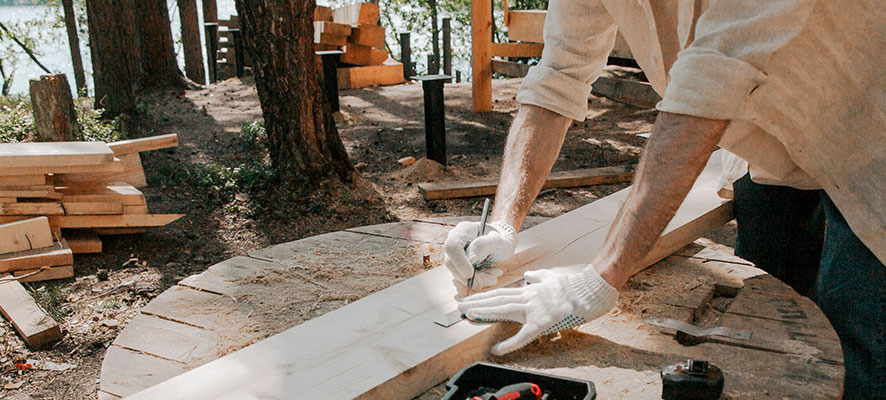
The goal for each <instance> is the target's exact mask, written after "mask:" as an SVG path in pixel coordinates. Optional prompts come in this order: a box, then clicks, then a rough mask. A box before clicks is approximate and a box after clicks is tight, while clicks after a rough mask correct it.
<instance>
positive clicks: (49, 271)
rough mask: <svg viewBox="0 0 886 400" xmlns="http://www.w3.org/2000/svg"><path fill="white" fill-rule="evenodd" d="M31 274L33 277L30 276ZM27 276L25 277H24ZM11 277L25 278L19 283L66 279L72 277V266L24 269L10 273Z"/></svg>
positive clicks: (20, 279)
mask: <svg viewBox="0 0 886 400" xmlns="http://www.w3.org/2000/svg"><path fill="white" fill-rule="evenodd" d="M31 274H33V275H31ZM25 275H27V276H25ZM12 276H15V277H19V276H25V277H24V278H19V279H18V281H19V282H22V283H24V282H39V281H49V280H53V279H67V278H71V277H73V276H74V266H73V265H61V266H57V267H47V268H38V269H25V270H21V271H12Z"/></svg>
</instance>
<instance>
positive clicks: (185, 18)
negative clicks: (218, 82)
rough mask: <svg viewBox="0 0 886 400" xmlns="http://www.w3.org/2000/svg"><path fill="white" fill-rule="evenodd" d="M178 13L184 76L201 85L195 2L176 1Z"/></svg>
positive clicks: (189, 0)
mask: <svg viewBox="0 0 886 400" xmlns="http://www.w3.org/2000/svg"><path fill="white" fill-rule="evenodd" d="M68 1H70V0H68ZM178 13H179V15H180V16H181V25H182V46H183V48H184V52H185V75H187V76H188V79H190V80H192V81H194V82H198V83H203V82H205V81H206V77H205V73H204V71H203V46H202V45H201V44H200V19H199V18H198V17H197V0H178Z"/></svg>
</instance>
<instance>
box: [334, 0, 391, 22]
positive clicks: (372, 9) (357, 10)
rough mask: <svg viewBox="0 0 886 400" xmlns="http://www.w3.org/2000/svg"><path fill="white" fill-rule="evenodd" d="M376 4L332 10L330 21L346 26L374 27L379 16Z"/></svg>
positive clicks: (353, 5) (357, 4)
mask: <svg viewBox="0 0 886 400" xmlns="http://www.w3.org/2000/svg"><path fill="white" fill-rule="evenodd" d="M378 12H379V8H378V4H372V3H356V4H351V5H347V6H342V7H339V8H336V9H334V10H332V20H333V21H335V22H337V23H339V24H347V25H360V24H363V25H375V24H377V23H378V16H379V13H378Z"/></svg>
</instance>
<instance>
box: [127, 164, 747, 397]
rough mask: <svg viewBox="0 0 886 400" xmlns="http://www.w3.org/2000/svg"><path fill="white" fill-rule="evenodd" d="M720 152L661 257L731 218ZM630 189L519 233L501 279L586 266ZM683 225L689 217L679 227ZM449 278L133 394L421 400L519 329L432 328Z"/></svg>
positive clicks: (364, 304) (385, 295)
mask: <svg viewBox="0 0 886 400" xmlns="http://www.w3.org/2000/svg"><path fill="white" fill-rule="evenodd" d="M720 157H721V155H720V154H719V153H715V155H714V158H715V160H714V161H713V162H712V163H711V164H710V165H709V168H708V169H707V170H706V173H705V174H703V176H702V178H700V180H699V181H698V182H697V184H696V186H695V187H694V188H693V189H692V191H691V192H690V193H689V195H688V196H687V198H686V201H684V202H683V205H682V206H681V207H680V210H678V211H677V216H676V217H675V219H674V221H676V222H675V223H674V224H669V225H668V228H666V229H665V231H664V233H663V239H662V240H659V241H658V242H657V243H656V245H655V246H654V247H653V249H652V252H651V255H652V256H653V258H657V257H659V256H662V257H663V256H666V255H668V254H670V253H673V252H674V251H676V250H679V248H680V247H682V246H684V245H686V244H688V243H691V240H690V241H689V242H685V241H684V242H682V243H673V242H670V241H669V240H665V239H667V238H668V236H669V235H671V233H672V232H677V231H683V232H685V231H693V232H694V234H695V235H698V236H700V235H702V234H704V233H705V232H706V231H708V230H710V229H714V228H716V227H718V226H720V225H722V224H723V223H725V222H727V221H728V220H729V218H731V203H729V202H726V201H723V200H721V199H719V198H718V197H716V194H714V193H713V192H714V188H715V185H716V182H717V179H718V178H719V173H720V165H719V163H718V162H719V159H720ZM627 193H628V189H626V190H623V191H621V192H619V193H617V194H615V195H613V196H609V197H606V198H604V199H601V200H598V201H596V202H594V203H592V204H589V205H587V206H585V207H581V208H579V209H578V210H575V211H572V212H570V213H567V214H565V215H563V216H560V217H558V218H555V219H553V220H550V221H548V222H545V223H542V224H540V225H538V226H536V227H533V228H531V229H527V230H525V231H523V232H521V233H520V234H519V236H518V237H519V240H518V249H517V253H516V254H515V256H514V259H513V260H512V261H508V262H506V263H502V264H500V267H502V268H503V269H506V270H507V271H508V272H506V273H505V275H504V276H503V277H502V278H501V279H500V280H499V282H500V283H501V284H502V285H508V284H513V283H515V282H516V279H515V278H518V277H520V276H522V273H523V272H524V271H526V270H532V269H538V268H554V267H559V268H557V269H559V270H561V271H563V272H569V273H573V272H575V271H577V270H580V269H581V268H584V267H585V266H586V265H587V262H588V260H589V259H591V258H592V257H593V255H594V253H596V251H597V249H599V248H600V246H602V243H603V241H604V240H605V238H606V235H607V232H608V230H609V226H610V225H611V224H612V221H613V220H614V218H615V216H616V214H617V212H618V210H619V208H620V207H621V205H622V204H623V202H624V201H625V199H626V198H627ZM682 221H690V222H688V223H685V224H684V225H679V224H680V222H682ZM698 236H696V237H698ZM681 237H683V238H686V237H688V236H686V235H682V234H681ZM693 240H694V239H693ZM677 246H679V247H677ZM505 264H506V265H505ZM451 279H452V275H451V274H450V273H449V271H448V270H447V269H446V268H445V267H437V268H434V269H432V270H430V271H428V272H425V273H423V274H421V275H418V276H417V277H414V278H411V279H407V280H405V281H403V282H401V283H398V284H396V285H394V286H391V287H389V288H387V289H385V290H382V291H380V292H377V293H374V294H372V295H369V296H367V297H364V298H363V299H361V300H358V301H356V302H354V303H351V304H349V305H347V306H344V307H341V308H339V309H337V310H335V311H332V312H329V313H327V314H325V315H323V316H321V317H318V318H314V319H312V320H310V321H308V322H305V323H303V324H301V325H298V326H296V327H294V328H291V329H289V330H287V331H284V332H282V333H280V334H277V335H275V336H272V337H270V338H268V339H266V340H264V341H262V342H259V343H256V344H253V345H251V346H249V347H247V348H245V349H242V350H240V351H237V352H235V353H232V354H229V355H227V356H225V357H222V358H220V359H218V360H215V361H212V362H210V363H208V364H205V365H203V366H201V367H198V368H195V369H193V370H190V371H188V372H186V373H184V374H181V375H178V376H176V377H175V378H172V379H170V380H168V381H166V382H164V383H161V384H160V385H157V386H154V387H151V388H149V389H147V390H144V391H142V392H140V393H137V394H135V395H134V396H133V397H131V398H130V399H132V400H137V399H158V398H161V399H162V398H188V399H215V398H218V397H225V396H226V397H230V398H255V397H272V398H320V397H323V398H349V399H350V398H367V399H368V398H380V399H382V398H384V399H387V398H413V397H416V396H418V395H420V394H421V393H423V392H425V391H426V390H428V389H429V388H431V387H433V386H434V385H436V384H438V383H440V382H443V381H444V380H445V379H446V378H448V377H449V376H451V375H452V374H453V373H454V372H455V371H457V370H458V369H459V368H461V367H463V366H465V365H468V364H470V363H471V362H474V361H477V360H480V359H483V358H485V357H487V356H488V355H489V349H490V348H491V346H492V345H493V344H494V343H496V342H497V341H499V340H501V339H503V338H504V337H505V335H509V334H513V332H514V329H513V325H507V324H504V323H497V324H481V323H474V322H470V321H462V322H459V323H457V324H454V325H452V326H450V327H448V328H443V327H441V326H437V325H436V324H434V323H433V321H434V319H436V318H439V317H441V316H442V315H444V314H445V313H447V312H449V311H451V310H453V309H455V306H456V304H455V301H454V299H453V297H454V295H455V293H456V290H455V288H454V287H453V285H451V284H449V282H450V280H451ZM244 365H262V366H263V368H261V369H255V368H243V367H242V366H244ZM293 388H298V389H297V390H296V389H293Z"/></svg>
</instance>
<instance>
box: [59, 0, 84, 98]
mask: <svg viewBox="0 0 886 400" xmlns="http://www.w3.org/2000/svg"><path fill="white" fill-rule="evenodd" d="M62 7H63V8H64V11H65V26H66V27H67V28H68V45H69V46H70V47H71V63H72V64H73V65H74V82H75V83H76V84H77V93H78V94H81V93H83V94H84V96H85V93H86V74H85V73H83V59H82V58H81V57H80V38H79V37H77V16H76V15H75V14H74V0H62Z"/></svg>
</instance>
